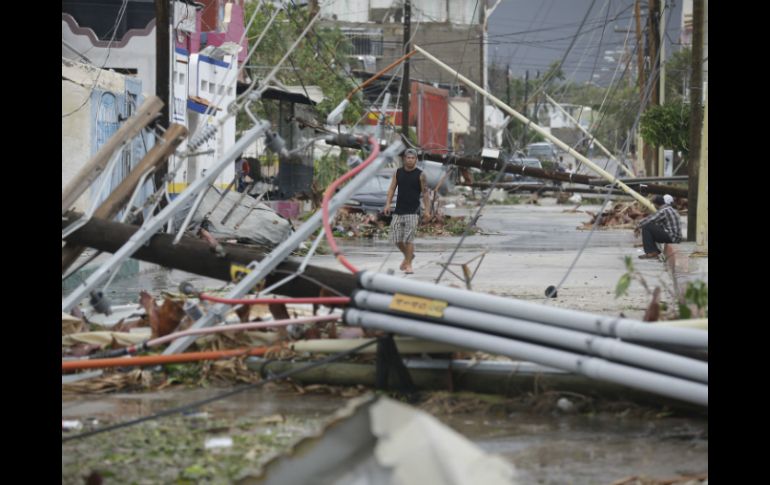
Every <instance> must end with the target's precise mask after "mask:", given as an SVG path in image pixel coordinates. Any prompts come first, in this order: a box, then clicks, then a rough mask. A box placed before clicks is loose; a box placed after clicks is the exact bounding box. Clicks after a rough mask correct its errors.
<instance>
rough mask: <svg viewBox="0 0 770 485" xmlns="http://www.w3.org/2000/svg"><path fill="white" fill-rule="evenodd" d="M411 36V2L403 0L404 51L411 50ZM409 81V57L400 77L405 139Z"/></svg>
mask: <svg viewBox="0 0 770 485" xmlns="http://www.w3.org/2000/svg"><path fill="white" fill-rule="evenodd" d="M411 37H412V2H411V0H406V1H405V2H404V52H403V55H406V54H408V53H409V52H410V51H411V50H412V47H411V43H410V42H409V40H410V38H411ZM411 88H412V85H411V82H410V80H409V58H408V57H407V59H406V61H404V75H403V77H402V79H401V134H402V136H404V138H405V139H407V140H408V139H409V94H410V93H411Z"/></svg>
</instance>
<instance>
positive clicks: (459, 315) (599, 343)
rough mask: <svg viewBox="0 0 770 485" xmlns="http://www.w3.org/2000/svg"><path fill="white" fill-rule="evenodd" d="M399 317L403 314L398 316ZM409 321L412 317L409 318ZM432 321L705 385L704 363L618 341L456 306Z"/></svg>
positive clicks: (374, 298)
mask: <svg viewBox="0 0 770 485" xmlns="http://www.w3.org/2000/svg"><path fill="white" fill-rule="evenodd" d="M392 300H393V295H387V294H384V293H374V292H371V291H366V290H359V291H357V292H356V293H355V294H354V297H353V301H354V302H355V304H356V306H357V307H358V308H363V309H366V310H372V311H376V312H384V313H394V312H393V310H391V309H390V305H391V302H392ZM401 315H404V314H403V313H401ZM410 317H414V316H413V315H410ZM418 318H419V317H418ZM432 320H434V321H438V322H440V323H449V324H452V325H458V326H461V327H465V328H469V329H472V330H480V331H487V332H493V333H497V334H503V335H507V336H510V337H516V338H523V339H526V340H534V341H537V342H539V343H544V344H547V345H556V346H559V347H563V348H566V349H570V350H576V351H579V352H586V353H588V354H592V355H598V356H600V357H604V358H605V359H609V360H614V361H619V362H625V363H628V364H633V365H635V366H638V367H645V368H647V369H654V370H656V371H659V372H663V373H666V374H672V375H676V376H679V377H684V378H687V379H693V380H696V381H699V382H708V374H709V368H708V363H706V362H702V361H699V360H695V359H690V358H687V357H682V356H680V355H676V354H671V353H669V352H664V351H662V350H656V349H650V348H648V347H643V346H641V345H635V344H631V343H628V342H623V341H621V340H618V339H613V338H608V337H603V336H599V335H593V334H589V333H584V332H578V331H575V330H568V329H564V328H560V327H554V326H550V325H544V324H542V323H537V322H530V321H526V320H521V319H518V318H511V317H506V316H502V315H492V314H490V313H486V312H482V311H478V310H469V309H467V308H460V307H456V306H448V307H446V308H444V309H443V315H442V316H441V317H434V318H432Z"/></svg>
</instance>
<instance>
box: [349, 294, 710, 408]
mask: <svg viewBox="0 0 770 485" xmlns="http://www.w3.org/2000/svg"><path fill="white" fill-rule="evenodd" d="M344 320H345V322H346V323H347V324H348V325H359V326H362V327H364V328H371V329H377V330H382V331H385V332H392V333H397V334H399V335H411V336H413V337H419V338H424V339H429V340H436V341H438V342H446V343H451V344H455V345H462V346H465V347H473V348H475V349H479V350H482V351H484V352H490V353H493V354H498V355H505V356H508V357H511V358H515V359H524V360H528V361H532V362H536V363H538V364H542V365H545V366H548V367H555V368H557V369H563V370H566V371H569V372H574V373H576V374H582V375H585V376H588V377H590V378H593V379H600V380H605V381H609V382H614V383H616V384H621V385H624V386H628V387H634V388H637V389H642V390H644V391H648V392H652V393H656V394H660V395H663V396H668V397H672V398H675V399H680V400H682V401H687V402H691V403H695V404H699V405H701V406H708V386H707V385H705V384H701V383H697V382H692V381H688V380H685V379H680V378H678V377H672V376H667V375H661V374H657V373H655V372H652V371H648V370H643V369H637V368H635V367H631V366H627V365H623V364H617V363H614V362H609V361H606V360H604V359H599V358H597V357H589V356H585V355H580V354H575V353H572V352H566V351H564V350H555V349H550V348H548V347H543V346H541V345H535V344H530V343H525V342H519V341H516V340H513V339H510V338H505V337H498V336H492V335H487V334H482V333H479V332H474V331H471V330H466V329H459V328H454V327H447V326H444V325H439V324H435V323H427V322H423V321H420V320H414V319H409V318H403V317H395V316H392V315H385V314H382V313H375V312H369V311H364V310H358V309H355V308H348V309H347V310H345V314H344Z"/></svg>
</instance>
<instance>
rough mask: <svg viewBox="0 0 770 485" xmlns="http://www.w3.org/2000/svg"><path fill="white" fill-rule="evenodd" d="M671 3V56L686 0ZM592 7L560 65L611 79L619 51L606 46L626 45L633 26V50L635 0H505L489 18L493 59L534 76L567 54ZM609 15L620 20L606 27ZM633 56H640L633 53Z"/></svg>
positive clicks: (573, 75) (574, 74) (571, 74)
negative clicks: (629, 30) (616, 52)
mask: <svg viewBox="0 0 770 485" xmlns="http://www.w3.org/2000/svg"><path fill="white" fill-rule="evenodd" d="M643 3H644V4H646V2H643ZM668 3H669V5H670V6H671V9H670V10H667V11H666V17H667V18H666V22H667V24H668V29H667V32H668V41H667V44H666V54H667V57H668V55H670V54H671V52H672V44H671V43H670V42H671V41H672V40H673V41H674V42H675V43H678V41H679V30H680V23H681V12H682V5H681V3H682V0H673V1H669V2H668ZM589 7H590V12H589V13H588V17H587V18H586V21H585V24H584V25H583V27H582V28H581V29H580V36H579V37H578V38H577V40H576V41H575V44H574V45H573V46H572V49H571V50H570V52H569V55H568V56H567V58H566V60H565V61H564V65H563V68H562V69H563V71H564V74H565V75H566V76H567V78H568V79H572V80H574V81H587V80H589V79H591V77H593V80H594V82H597V83H598V84H600V85H607V84H608V83H609V81H610V79H611V78H612V74H613V71H614V69H615V66H616V65H617V60H618V56H613V55H612V54H608V53H605V51H614V50H621V49H622V48H623V42H624V40H625V38H626V31H627V29H628V28H629V26H630V28H631V33H630V35H629V37H628V42H629V44H628V46H629V49H631V50H632V52H633V46H634V42H635V30H634V28H635V26H634V1H633V0H502V2H500V5H498V7H497V9H495V11H494V12H493V13H492V16H491V17H490V18H489V28H488V32H489V38H488V42H489V51H488V54H489V62H490V63H492V62H496V63H498V64H503V65H505V64H510V66H511V71H512V73H513V75H514V76H524V73H525V71H526V70H529V75H530V79H532V78H534V77H535V76H536V75H537V71H538V70H539V71H540V73H541V75H542V74H543V73H544V72H545V71H546V69H548V66H549V65H550V64H551V63H552V62H554V61H558V60H561V58H562V57H563V56H564V54H565V52H566V51H567V49H568V47H569V46H570V43H571V42H572V39H573V37H574V36H575V34H576V33H577V32H578V28H579V27H580V24H581V21H582V20H583V18H584V17H585V16H586V12H587V11H588V10H589ZM645 8H646V7H643V9H642V14H644V13H645V10H644V9H645ZM608 15H609V19H610V20H612V19H616V20H615V21H613V22H611V23H609V25H607V27H606V28H604V29H602V27H603V26H604V25H605V24H606V20H607V18H608ZM643 22H644V20H643ZM673 49H675V50H678V49H679V46H678V45H673ZM632 62H636V60H635V58H634V60H633V61H632ZM623 67H624V65H623V66H621V68H620V69H621V71H620V72H622V69H623ZM620 72H619V73H618V75H619V74H620Z"/></svg>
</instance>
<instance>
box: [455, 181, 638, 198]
mask: <svg viewBox="0 0 770 485" xmlns="http://www.w3.org/2000/svg"><path fill="white" fill-rule="evenodd" d="M457 185H459V186H461V187H473V188H475V189H488V188H490V187H492V184H491V183H490V182H473V183H472V184H457ZM495 188H498V189H505V190H508V191H510V192H513V191H521V192H571V193H576V194H595V195H606V194H607V191H606V190H602V189H598V188H596V189H592V188H584V187H559V186H556V185H543V184H517V183H516V182H505V183H502V184H496V185H495ZM610 194H611V195H623V196H627V197H630V196H629V195H628V194H627V193H625V192H623V191H622V190H617V189H613V190H612V192H610Z"/></svg>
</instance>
